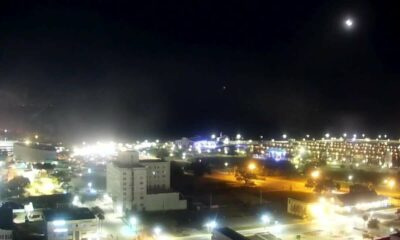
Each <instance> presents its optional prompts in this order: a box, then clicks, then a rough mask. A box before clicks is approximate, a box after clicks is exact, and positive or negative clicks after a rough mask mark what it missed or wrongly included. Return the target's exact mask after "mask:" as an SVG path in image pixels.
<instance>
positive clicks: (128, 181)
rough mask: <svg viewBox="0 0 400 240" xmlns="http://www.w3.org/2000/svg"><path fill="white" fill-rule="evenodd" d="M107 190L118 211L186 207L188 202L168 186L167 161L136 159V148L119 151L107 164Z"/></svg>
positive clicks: (168, 171)
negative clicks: (114, 158)
mask: <svg viewBox="0 0 400 240" xmlns="http://www.w3.org/2000/svg"><path fill="white" fill-rule="evenodd" d="M121 186H122V187H121ZM107 193H108V194H110V196H111V197H112V199H113V203H114V209H115V210H116V211H117V212H120V213H121V211H124V210H138V211H157V210H175V209H186V205H187V203H186V200H182V199H180V195H179V193H177V192H172V191H171V189H170V162H168V161H163V160H159V159H151V160H139V154H138V152H136V151H125V152H120V154H119V156H118V158H117V160H116V161H114V162H111V163H109V164H108V165H107Z"/></svg>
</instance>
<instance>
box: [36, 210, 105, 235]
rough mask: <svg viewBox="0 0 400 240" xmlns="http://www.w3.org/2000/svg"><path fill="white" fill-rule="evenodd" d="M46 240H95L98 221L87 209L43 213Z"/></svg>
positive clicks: (46, 211) (45, 211)
mask: <svg viewBox="0 0 400 240" xmlns="http://www.w3.org/2000/svg"><path fill="white" fill-rule="evenodd" d="M43 216H44V221H45V222H46V235H47V239H48V240H71V239H72V240H95V239H97V223H98V220H97V218H96V217H95V216H94V214H93V213H92V212H91V211H90V210H89V209H88V208H68V209H51V210H44V211H43Z"/></svg>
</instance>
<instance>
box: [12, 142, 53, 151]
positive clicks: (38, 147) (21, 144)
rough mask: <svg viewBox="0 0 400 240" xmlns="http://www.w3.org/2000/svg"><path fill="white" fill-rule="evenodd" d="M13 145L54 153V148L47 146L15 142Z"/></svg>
mask: <svg viewBox="0 0 400 240" xmlns="http://www.w3.org/2000/svg"><path fill="white" fill-rule="evenodd" d="M14 145H19V146H22V147H27V148H32V149H38V150H45V151H56V148H55V147H54V146H52V145H47V144H41V143H30V144H25V143H21V142H17V143H14Z"/></svg>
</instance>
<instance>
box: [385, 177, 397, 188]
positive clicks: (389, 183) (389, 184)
mask: <svg viewBox="0 0 400 240" xmlns="http://www.w3.org/2000/svg"><path fill="white" fill-rule="evenodd" d="M387 184H388V186H389V187H390V189H393V188H394V186H395V185H396V181H395V180H394V179H390V180H389V181H388V182H387Z"/></svg>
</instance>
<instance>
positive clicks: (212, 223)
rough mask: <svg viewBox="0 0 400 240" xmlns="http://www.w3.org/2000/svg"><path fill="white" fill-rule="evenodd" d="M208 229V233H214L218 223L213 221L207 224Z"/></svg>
mask: <svg viewBox="0 0 400 240" xmlns="http://www.w3.org/2000/svg"><path fill="white" fill-rule="evenodd" d="M206 227H207V229H208V231H209V232H210V231H212V230H213V229H214V228H216V227H217V222H216V221H215V220H211V221H209V222H207V223H206Z"/></svg>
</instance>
